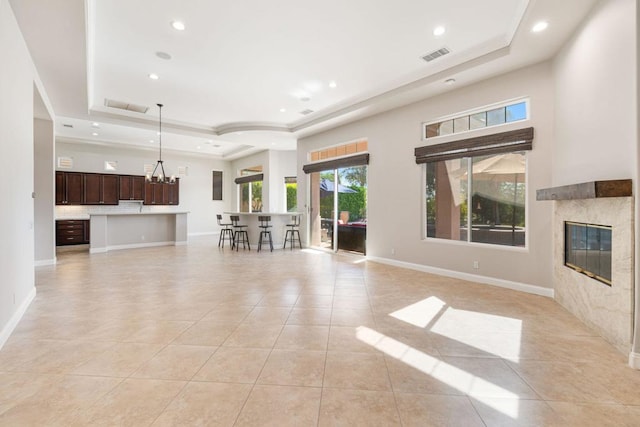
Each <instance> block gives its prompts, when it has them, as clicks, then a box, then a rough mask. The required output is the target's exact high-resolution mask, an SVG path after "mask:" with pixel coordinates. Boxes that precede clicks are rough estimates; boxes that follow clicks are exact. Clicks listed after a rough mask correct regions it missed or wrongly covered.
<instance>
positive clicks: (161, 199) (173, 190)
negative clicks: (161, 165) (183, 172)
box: [144, 178, 180, 205]
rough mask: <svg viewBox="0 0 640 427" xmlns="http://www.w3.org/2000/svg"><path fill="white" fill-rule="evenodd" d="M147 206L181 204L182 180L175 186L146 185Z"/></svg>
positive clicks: (152, 183) (155, 183)
mask: <svg viewBox="0 0 640 427" xmlns="http://www.w3.org/2000/svg"><path fill="white" fill-rule="evenodd" d="M144 204H145V205H178V204H180V179H176V182H175V183H173V184H169V183H158V182H156V181H155V178H153V181H152V182H145V183H144Z"/></svg>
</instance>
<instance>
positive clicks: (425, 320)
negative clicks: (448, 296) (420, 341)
mask: <svg viewBox="0 0 640 427" xmlns="http://www.w3.org/2000/svg"><path fill="white" fill-rule="evenodd" d="M446 305H447V304H446V303H445V302H444V301H442V300H441V299H440V298H437V297H429V298H425V299H423V300H422V301H418V302H416V303H414V304H411V305H408V306H406V307H404V308H401V309H400V310H396V311H394V312H393V313H389V316H391V317H395V318H396V319H398V320H402V321H403V322H406V323H409V324H411V325H414V326H417V327H419V328H424V327H426V326H427V325H428V324H429V323H430V322H431V321H432V320H433V319H434V318H435V317H436V316H437V315H438V313H440V311H442V309H443V308H444V307H445V306H446Z"/></svg>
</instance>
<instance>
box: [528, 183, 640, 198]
mask: <svg viewBox="0 0 640 427" xmlns="http://www.w3.org/2000/svg"><path fill="white" fill-rule="evenodd" d="M632 193H633V192H632V182H631V180H630V179H613V180H608V181H591V182H583V183H580V184H571V185H563V186H560V187H551V188H543V189H541V190H537V191H536V200H578V199H599V198H601V197H631V196H632Z"/></svg>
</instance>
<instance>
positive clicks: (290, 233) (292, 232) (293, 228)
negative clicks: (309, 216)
mask: <svg viewBox="0 0 640 427" xmlns="http://www.w3.org/2000/svg"><path fill="white" fill-rule="evenodd" d="M299 228H300V215H293V216H292V217H291V223H289V224H287V232H286V233H285V234H284V246H283V248H286V247H287V241H289V242H291V250H293V245H294V243H295V241H296V239H297V240H298V246H300V249H302V242H301V241H300V230H299ZM296 236H297V237H296Z"/></svg>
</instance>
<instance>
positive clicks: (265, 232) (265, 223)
mask: <svg viewBox="0 0 640 427" xmlns="http://www.w3.org/2000/svg"><path fill="white" fill-rule="evenodd" d="M258 221H259V222H260V225H259V226H258V227H260V229H261V230H260V240H259V241H258V252H260V249H262V237H263V236H264V237H268V238H269V246H270V247H271V252H273V240H271V230H269V229H270V228H271V224H270V222H271V217H270V216H262V215H260V216H258Z"/></svg>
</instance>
